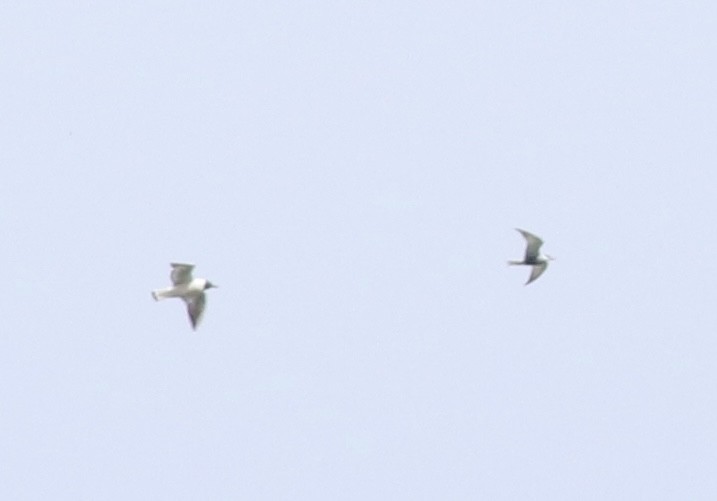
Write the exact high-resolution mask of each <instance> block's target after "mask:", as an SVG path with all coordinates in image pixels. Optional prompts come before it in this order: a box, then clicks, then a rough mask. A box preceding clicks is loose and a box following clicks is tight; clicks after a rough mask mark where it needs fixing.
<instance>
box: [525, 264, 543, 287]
mask: <svg viewBox="0 0 717 501" xmlns="http://www.w3.org/2000/svg"><path fill="white" fill-rule="evenodd" d="M547 267H548V262H547V261H543V262H542V263H540V264H534V265H533V269H532V270H530V277H529V278H528V281H527V282H525V285H528V284H529V283H530V282H532V281H533V280H537V278H538V277H539V276H540V275H542V274H543V272H544V271H545V268H547Z"/></svg>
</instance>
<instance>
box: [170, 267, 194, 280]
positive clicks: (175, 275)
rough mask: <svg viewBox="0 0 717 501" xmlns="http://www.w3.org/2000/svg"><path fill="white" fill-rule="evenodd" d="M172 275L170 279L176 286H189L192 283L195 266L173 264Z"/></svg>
mask: <svg viewBox="0 0 717 501" xmlns="http://www.w3.org/2000/svg"><path fill="white" fill-rule="evenodd" d="M171 266H172V273H170V275H169V278H171V279H172V283H173V284H174V285H182V284H188V283H189V282H191V281H192V270H193V269H194V265H193V264H182V263H171Z"/></svg>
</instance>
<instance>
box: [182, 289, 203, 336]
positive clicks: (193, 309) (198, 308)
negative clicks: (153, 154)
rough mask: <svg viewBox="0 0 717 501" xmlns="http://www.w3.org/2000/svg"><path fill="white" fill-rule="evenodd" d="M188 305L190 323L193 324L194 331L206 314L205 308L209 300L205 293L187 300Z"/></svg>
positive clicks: (185, 300)
mask: <svg viewBox="0 0 717 501" xmlns="http://www.w3.org/2000/svg"><path fill="white" fill-rule="evenodd" d="M184 302H186V303H187V313H189V321H190V322H191V323H192V329H196V328H197V325H199V321H200V320H201V319H202V314H203V313H204V306H205V305H206V304H207V298H206V296H205V295H204V293H202V294H199V295H197V296H192V297H190V298H185V299H184Z"/></svg>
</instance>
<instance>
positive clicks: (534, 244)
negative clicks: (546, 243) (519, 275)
mask: <svg viewBox="0 0 717 501" xmlns="http://www.w3.org/2000/svg"><path fill="white" fill-rule="evenodd" d="M516 230H517V231H519V232H520V234H521V235H523V237H525V240H526V241H527V242H528V245H527V246H526V248H525V257H524V258H523V260H522V261H508V264H525V265H528V266H532V267H533V269H532V271H531V272H530V277H529V278H528V281H527V282H525V285H528V284H529V283H530V282H532V281H533V280H536V279H537V278H538V277H539V276H540V275H542V274H543V272H544V271H545V268H547V267H548V261H552V260H553V258H552V257H550V256H548V255H547V254H542V253H541V252H540V247H541V246H542V245H543V241H542V240H541V239H540V238H538V237H536V236H535V235H533V234H532V233H529V232H527V231H525V230H521V229H520V228H516Z"/></svg>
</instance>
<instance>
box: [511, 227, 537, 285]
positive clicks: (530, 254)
mask: <svg viewBox="0 0 717 501" xmlns="http://www.w3.org/2000/svg"><path fill="white" fill-rule="evenodd" d="M516 230H518V231H519V232H520V234H521V235H523V237H525V240H526V241H527V242H528V246H527V247H526V248H525V260H526V261H528V262H530V261H534V260H536V259H537V258H538V256H540V247H541V246H542V245H543V241H542V240H541V239H540V238H538V237H536V236H535V235H533V234H532V233H530V232H527V231H525V230H521V229H520V228H516ZM541 273H542V272H541ZM536 278H537V277H536Z"/></svg>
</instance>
